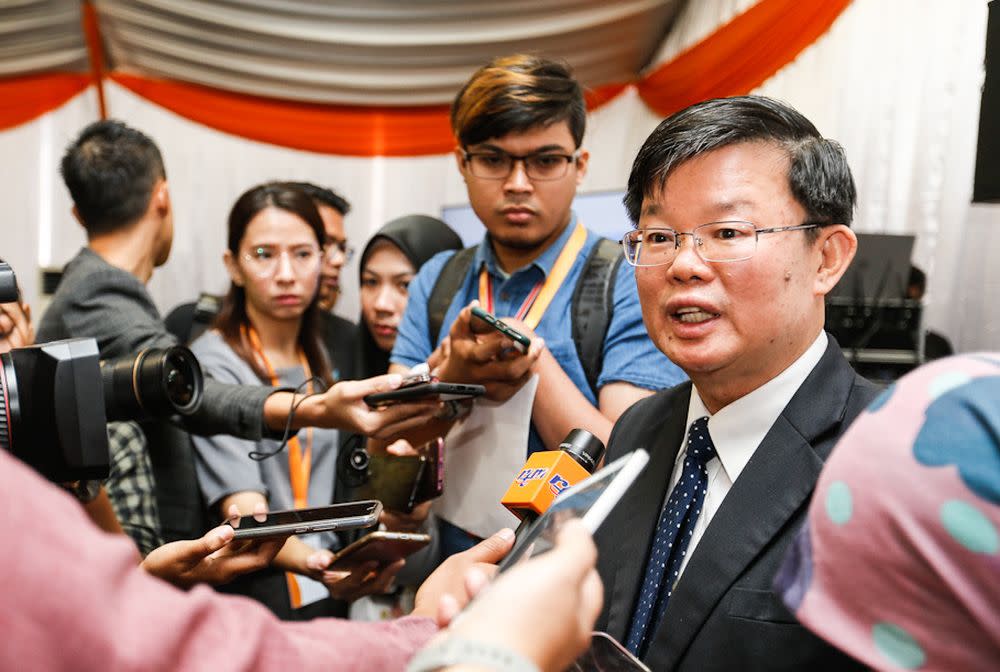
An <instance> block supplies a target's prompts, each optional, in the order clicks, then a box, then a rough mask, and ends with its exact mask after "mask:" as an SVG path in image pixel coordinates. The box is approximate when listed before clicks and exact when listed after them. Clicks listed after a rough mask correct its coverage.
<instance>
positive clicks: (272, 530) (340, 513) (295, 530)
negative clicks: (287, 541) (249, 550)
mask: <svg viewBox="0 0 1000 672" xmlns="http://www.w3.org/2000/svg"><path fill="white" fill-rule="evenodd" d="M381 513H382V503H381V502H379V501H376V500H367V501H361V502H347V503H344V504H333V505H331V506H320V507H316V508H312V509H289V510H286V511H269V512H268V513H266V514H248V515H245V516H241V517H240V518H239V519H238V520H236V521H226V523H227V524H229V525H231V526H232V527H233V528H234V529H235V530H236V534H235V535H234V537H233V538H234V539H267V538H271V537H287V536H289V535H293V534H312V533H313V532H327V531H330V530H353V529H362V528H365V527H371V526H373V525H375V524H376V523H378V517H379V514H381Z"/></svg>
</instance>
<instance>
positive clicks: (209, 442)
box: [191, 331, 338, 548]
mask: <svg viewBox="0 0 1000 672" xmlns="http://www.w3.org/2000/svg"><path fill="white" fill-rule="evenodd" d="M191 350H192V351H193V352H194V354H195V355H196V356H197V357H198V361H199V362H201V366H202V368H203V369H204V371H205V373H206V374H208V375H211V376H212V377H213V378H215V379H216V380H218V381H220V382H224V383H234V384H240V385H261V384H262V383H261V381H260V379H259V378H258V377H257V375H256V374H255V373H254V371H253V369H252V368H250V365H249V364H248V363H247V362H245V361H243V360H242V359H241V358H240V357H239V356H237V354H236V353H235V352H233V350H232V348H230V347H229V345H228V344H227V343H226V342H225V341H224V340H223V338H222V336H221V335H220V334H219V333H218V332H216V331H208V332H205V333H204V334H202V335H201V336H200V337H199V338H198V340H196V341H195V342H194V343H192V344H191ZM277 374H278V379H279V380H280V382H281V385H283V386H288V387H298V386H299V385H300V384H302V382H303V381H305V371H304V370H303V369H302V367H301V366H294V367H289V368H283V369H278V370H277ZM298 436H299V442H300V443H301V445H302V448H303V449H304V448H305V447H306V446H307V445H308V439H307V436H308V430H305V429H303V430H300V431H299V434H298ZM192 439H193V441H194V447H195V470H196V471H197V473H198V482H199V484H200V485H201V491H202V494H203V495H204V498H205V504H206V505H207V506H209V507H210V510H211V511H212V512H213V513H216V512H217V510H218V504H219V502H220V501H221V500H222V499H223V498H224V497H226V496H228V495H231V494H233V493H236V492H243V491H246V490H250V491H253V492H259V493H261V494H263V495H264V496H265V497H266V498H267V502H268V507H269V508H270V509H271V510H277V509H291V508H294V497H293V496H292V486H291V480H290V476H289V468H288V451H289V447H288V446H286V447H285V449H284V450H282V451H281V452H280V453H278V454H277V455H275V456H273V457H269V458H266V459H264V460H260V461H258V460H253V459H251V458H250V457H249V453H251V452H254V451H257V452H262V453H272V452H274V450H275V449H276V448H277V447H278V445H279V444H280V442H279V441H276V440H273V439H262V440H260V441H248V440H246V439H239V438H236V437H234V436H225V435H216V436H211V437H202V436H194V437H192ZM337 446H338V432H337V430H335V429H319V428H315V429H313V430H312V468H311V470H310V472H309V492H308V496H307V501H308V504H309V506H327V505H329V504H330V503H332V502H333V487H334V479H335V477H336V467H337ZM321 545H323V546H325V547H327V548H336V547H338V542H337V538H336V535H335V534H334V533H333V532H327V533H324V534H323V536H322V544H321Z"/></svg>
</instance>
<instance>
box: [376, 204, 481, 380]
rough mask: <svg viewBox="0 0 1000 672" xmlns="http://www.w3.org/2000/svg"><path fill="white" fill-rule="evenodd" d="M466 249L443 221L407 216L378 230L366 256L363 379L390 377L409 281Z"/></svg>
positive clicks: (422, 216) (420, 216) (421, 216)
mask: <svg viewBox="0 0 1000 672" xmlns="http://www.w3.org/2000/svg"><path fill="white" fill-rule="evenodd" d="M460 249H462V239H461V238H459V237H458V234H457V233H455V232H454V231H452V230H451V228H450V227H449V226H448V225H447V224H445V223H444V222H442V221H441V220H440V219H435V218H434V217H428V216H427V215H405V216H403V217H400V218H398V219H394V220H392V221H391V222H389V223H388V224H386V225H385V226H383V227H382V228H381V229H379V230H378V231H377V232H376V233H375V235H374V236H372V238H371V240H369V241H368V244H367V245H366V246H365V249H364V252H362V253H361V263H360V264H359V268H360V271H361V321H360V324H359V330H360V337H359V342H360V346H359V347H360V355H359V362H358V364H359V367H360V368H359V371H358V377H359V378H369V377H371V376H373V375H380V374H383V373H387V372H388V370H389V353H390V352H392V346H393V344H394V343H395V342H396V333H397V330H398V328H399V323H400V321H401V320H402V319H403V312H404V311H405V310H406V302H407V299H408V290H407V288H408V287H409V284H410V281H411V280H412V279H413V277H414V276H415V275H416V274H417V271H419V270H420V267H421V266H423V265H424V264H425V263H426V262H427V261H429V260H430V258H431V257H433V256H434V255H435V254H438V253H439V252H444V251H446V250H460Z"/></svg>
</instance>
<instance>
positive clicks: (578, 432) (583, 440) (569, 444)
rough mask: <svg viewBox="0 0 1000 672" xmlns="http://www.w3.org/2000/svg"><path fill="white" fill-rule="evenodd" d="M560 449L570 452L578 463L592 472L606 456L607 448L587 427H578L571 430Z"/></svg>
mask: <svg viewBox="0 0 1000 672" xmlns="http://www.w3.org/2000/svg"><path fill="white" fill-rule="evenodd" d="M559 450H561V451H563V452H566V453H569V455H570V457H572V458H573V459H574V460H576V463H577V464H579V465H580V466H581V467H583V468H584V469H586V470H587V472H588V473H591V474H592V473H594V471H595V470H596V469H597V464H598V463H599V462H600V461H601V459H602V458H603V457H604V450H605V448H604V444H603V443H601V440H600V439H598V438H597V437H596V436H594V435H593V434H591V433H590V432H588V431H587V430H585V429H579V428H577V429H572V430H570V432H569V434H567V435H566V438H565V439H563V441H562V443H560V444H559Z"/></svg>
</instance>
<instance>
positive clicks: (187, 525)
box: [36, 248, 273, 541]
mask: <svg viewBox="0 0 1000 672" xmlns="http://www.w3.org/2000/svg"><path fill="white" fill-rule="evenodd" d="M85 337H90V338H94V339H96V340H97V347H98V350H99V351H100V353H101V358H102V359H116V358H119V357H125V356H128V355H136V354H138V353H139V352H140V351H141V350H143V349H145V348H162V347H167V346H171V345H177V338H176V337H174V336H173V335H172V334H171V333H170V332H168V331H167V327H166V325H165V324H164V323H163V319H162V318H161V317H160V313H159V311H158V310H157V309H156V305H155V304H154V303H153V300H152V298H151V297H150V296H149V292H147V291H146V287H145V285H143V284H142V283H141V282H139V279H138V278H136V277H135V276H134V275H132V274H130V273H128V272H126V271H124V270H122V269H120V268H116V267H114V266H112V265H111V264H109V263H107V262H106V261H104V259H102V258H101V257H100V256H98V255H97V254H96V253H95V252H93V251H92V250H90V249H88V248H83V249H82V250H80V252H79V253H78V254H77V255H76V256H75V257H74V258H73V259H72V260H71V261H70V262H69V263H68V264H67V265H66V268H65V270H64V271H63V277H62V280H61V281H60V283H59V287H58V288H57V289H56V293H55V294H54V295H53V297H52V301H51V303H50V304H49V307H48V309H47V310H46V311H45V314H44V315H43V316H42V320H41V322H40V323H39V325H38V334H37V339H36V340H37V341H38V342H39V343H42V342H47V341H55V340H61V339H64V338H85ZM272 392H273V390H272V389H271V388H269V387H258V386H247V385H225V384H222V383H218V382H216V381H214V380H212V379H211V378H206V379H205V393H204V396H203V398H202V403H201V407H200V408H199V409H198V411H197V412H196V414H195V415H194V416H192V417H189V418H184V419H183V420H179V421H178V423H179V424H180V426H181V427H183V430H187V431H190V432H192V433H195V434H204V435H212V434H232V435H234V436H239V437H242V438H245V439H253V440H259V439H260V438H261V436H262V434H263V433H264V432H265V426H264V422H263V410H264V400H265V399H266V398H267V397H268V395H270V394H271V393H272ZM183 430H182V429H180V428H178V427H176V426H174V425H171V424H168V423H166V422H156V421H151V422H145V423H143V431H144V432H145V433H146V439H147V441H148V444H149V457H150V462H151V463H152V466H153V474H154V477H155V479H156V499H157V504H158V507H159V511H160V522H161V525H162V528H163V537H164V539H165V540H167V541H172V540H174V539H185V538H187V539H190V538H194V537H198V536H200V535H201V533H202V532H203V531H204V528H205V527H206V526H207V525H208V524H209V523H210V521H208V520H206V519H205V512H204V510H203V506H202V503H201V493H200V491H199V489H198V482H197V478H196V477H195V472H194V455H193V452H192V447H191V440H190V437H189V436H188V435H187V434H186V432H185V431H183Z"/></svg>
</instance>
